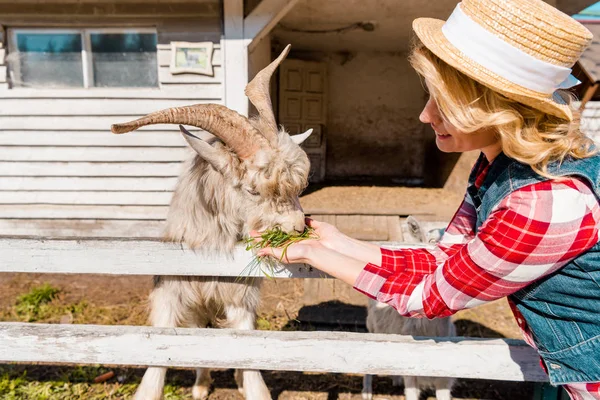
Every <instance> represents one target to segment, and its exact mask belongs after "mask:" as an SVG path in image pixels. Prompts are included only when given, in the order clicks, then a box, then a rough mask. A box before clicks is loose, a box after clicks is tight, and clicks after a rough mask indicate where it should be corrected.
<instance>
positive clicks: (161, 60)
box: [157, 44, 222, 67]
mask: <svg viewBox="0 0 600 400" xmlns="http://www.w3.org/2000/svg"><path fill="white" fill-rule="evenodd" d="M160 46H164V45H160ZM214 46H215V48H214V50H213V58H212V65H213V67H215V66H221V65H222V60H221V48H220V47H221V46H220V44H216V45H214ZM157 57H158V65H159V66H161V67H168V66H169V65H171V48H170V47H169V48H166V49H165V48H162V47H159V48H158V53H157Z"/></svg>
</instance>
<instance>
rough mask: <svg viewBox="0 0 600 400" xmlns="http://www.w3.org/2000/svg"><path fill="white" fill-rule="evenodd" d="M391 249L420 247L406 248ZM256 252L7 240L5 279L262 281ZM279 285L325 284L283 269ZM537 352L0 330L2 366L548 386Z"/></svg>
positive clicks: (196, 334) (378, 338) (344, 336)
mask: <svg viewBox="0 0 600 400" xmlns="http://www.w3.org/2000/svg"><path fill="white" fill-rule="evenodd" d="M388 245H389V246H390V247H415V246H416V245H406V244H400V243H393V244H388ZM251 258H252V255H251V254H250V253H249V252H246V251H245V250H244V249H243V246H240V247H239V248H237V249H236V251H235V253H234V256H233V257H214V256H213V257H210V256H207V255H202V254H197V253H195V252H193V251H191V250H187V249H183V248H181V247H180V246H176V245H173V244H167V243H162V242H159V241H153V240H98V239H68V240H65V239H42V238H22V239H19V238H5V239H0V272H28V273H67V274H114V275H204V276H229V277H239V276H262V273H261V272H260V271H258V270H255V271H248V270H247V268H246V267H247V265H248V263H249V262H250V261H251ZM274 276H275V277H278V278H322V277H324V275H323V274H322V273H321V272H319V271H316V270H314V269H312V268H311V267H308V266H306V265H301V264H298V265H288V266H284V265H280V266H278V267H277V268H276V269H275V271H274ZM538 360H539V358H538V356H537V354H536V352H535V350H533V349H531V348H530V347H529V346H527V345H526V344H525V343H524V342H522V341H517V340H505V339H489V340H488V339H466V338H451V339H432V338H412V337H406V336H399V335H375V334H359V333H340V332H271V331H252V332H248V331H236V330H226V329H219V330H216V329H215V330H211V329H186V328H177V329H167V328H151V327H135V326H97V325H46V324H25V323H0V361H6V362H45V363H54V364H73V363H76V364H106V365H128V366H131V365H136V366H166V367H198V366H211V367H216V368H234V367H235V368H251V369H267V370H290V371H314V372H338V373H369V374H383V375H412V376H449V377H462V378H479V379H495V380H506V381H533V382H545V381H546V380H547V378H546V375H545V374H544V372H543V371H542V369H541V368H540V366H539V361H538Z"/></svg>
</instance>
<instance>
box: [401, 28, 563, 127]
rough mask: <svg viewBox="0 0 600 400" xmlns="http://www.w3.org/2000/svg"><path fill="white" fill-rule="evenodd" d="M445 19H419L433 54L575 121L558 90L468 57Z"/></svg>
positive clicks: (531, 103)
mask: <svg viewBox="0 0 600 400" xmlns="http://www.w3.org/2000/svg"><path fill="white" fill-rule="evenodd" d="M444 23H445V21H442V20H439V19H433V18H417V19H416V20H414V21H413V30H414V31H415V34H416V35H417V37H418V38H419V39H420V40H421V42H422V43H423V45H425V47H427V48H428V49H429V50H430V51H431V52H432V53H433V54H435V55H436V56H438V57H439V58H441V59H442V60H443V61H444V62H446V63H447V64H449V65H450V66H452V67H454V68H456V69H457V70H459V71H460V72H462V73H463V74H465V75H467V76H468V77H470V78H472V79H474V80H476V81H477V82H479V83H481V84H482V85H485V86H487V87H489V88H490V89H492V90H494V91H496V92H498V93H500V94H502V95H504V96H506V97H508V98H510V99H512V100H515V101H518V102H519V103H523V104H526V105H528V106H531V107H533V108H536V109H538V110H541V111H544V112H545V113H548V114H551V115H555V116H557V117H559V118H563V119H567V120H569V121H572V120H573V112H572V111H571V107H570V106H569V105H567V103H566V102H565V100H564V99H563V98H562V97H561V96H560V94H559V93H558V92H554V93H553V94H550V95H549V94H546V93H540V92H536V91H534V90H531V89H527V88H525V87H522V86H519V85H516V84H514V83H512V82H510V81H509V80H507V79H505V78H502V77H501V76H498V75H497V74H495V73H493V72H492V71H490V70H488V69H486V68H484V67H482V66H481V65H480V64H478V63H476V62H475V61H473V60H471V59H470V58H469V57H467V56H465V55H464V54H463V53H462V52H461V51H460V50H458V49H457V48H456V47H455V46H454V45H453V44H452V43H450V42H449V41H448V39H446V37H445V36H444V34H443V33H442V26H443V25H444Z"/></svg>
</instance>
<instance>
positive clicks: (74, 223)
mask: <svg viewBox="0 0 600 400" xmlns="http://www.w3.org/2000/svg"><path fill="white" fill-rule="evenodd" d="M109 3H110V2H106V1H103V2H98V4H97V6H98V7H95V5H92V4H87V3H86V5H85V6H80V5H77V4H74V3H73V2H68V1H64V2H61V1H60V0H56V1H52V2H46V3H45V4H44V5H43V7H45V8H44V12H43V13H40V12H38V13H33V11H32V10H33V9H34V8H32V7H30V6H27V7H16V6H14V5H11V4H7V3H0V25H4V26H5V27H6V28H8V29H10V28H11V27H17V26H19V27H22V26H31V27H38V28H43V27H68V26H69V25H68V24H66V23H65V22H64V21H74V22H73V24H74V25H75V26H77V27H79V28H85V27H115V28H117V27H127V26H141V27H148V26H151V27H156V30H157V34H158V49H157V51H158V54H157V55H158V57H157V58H158V65H157V69H158V74H159V82H160V86H159V88H155V89H88V90H85V89H81V90H77V89H65V90H54V89H52V90H50V89H46V90H42V89H29V88H27V89H25V88H15V89H10V88H9V84H5V83H4V82H5V81H6V76H7V74H6V65H5V63H4V59H5V57H4V49H1V48H0V210H1V211H0V236H3V235H4V236H5V235H21V236H28V235H34V236H39V235H48V236H87V237H157V236H159V235H160V230H161V226H162V222H163V220H164V218H165V216H166V211H167V207H168V204H169V201H170V197H171V192H172V190H173V188H174V185H175V183H176V179H177V176H178V174H179V171H180V168H181V161H182V160H184V159H186V158H187V157H189V156H190V154H191V152H190V151H189V150H188V149H187V148H186V146H185V141H184V140H183V139H182V138H181V136H180V134H179V132H178V129H177V127H176V126H170V125H155V126H150V127H147V128H144V129H143V130H141V131H140V132H135V133H131V134H127V135H113V134H111V133H110V125H111V124H113V123H118V122H124V121H127V120H131V119H135V118H139V117H140V116H142V115H145V114H147V113H149V112H152V111H156V110H160V109H163V108H168V107H176V106H183V105H190V104H197V103H219V104H221V103H222V102H223V77H222V76H223V70H222V66H221V65H222V60H221V49H220V44H219V40H220V37H221V11H220V4H219V1H218V0H201V1H190V2H188V3H186V2H184V1H178V2H170V1H168V0H162V1H157V2H153V4H152V5H149V7H145V6H144V7H140V5H139V4H137V5H136V4H119V3H117V2H115V3H114V4H109ZM132 16H135V17H136V18H132ZM207 40H209V41H212V42H213V43H214V44H215V46H214V47H215V49H214V52H213V66H214V76H204V75H196V74H178V75H172V74H171V73H170V72H169V63H170V60H171V46H170V42H171V41H190V42H199V41H207ZM7 56H8V57H9V56H10V55H9V54H7Z"/></svg>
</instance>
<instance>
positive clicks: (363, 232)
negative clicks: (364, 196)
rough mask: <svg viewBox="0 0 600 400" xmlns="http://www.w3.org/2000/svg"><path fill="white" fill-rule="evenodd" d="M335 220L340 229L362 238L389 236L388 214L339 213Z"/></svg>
mask: <svg viewBox="0 0 600 400" xmlns="http://www.w3.org/2000/svg"><path fill="white" fill-rule="evenodd" d="M305 212H308V210H305ZM335 221H336V226H337V227H338V228H339V229H340V231H342V232H343V233H345V234H346V235H348V236H351V237H354V238H357V239H360V240H387V239H388V236H389V235H388V226H387V217H386V216H379V215H377V216H375V215H337V216H336V220H335Z"/></svg>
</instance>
